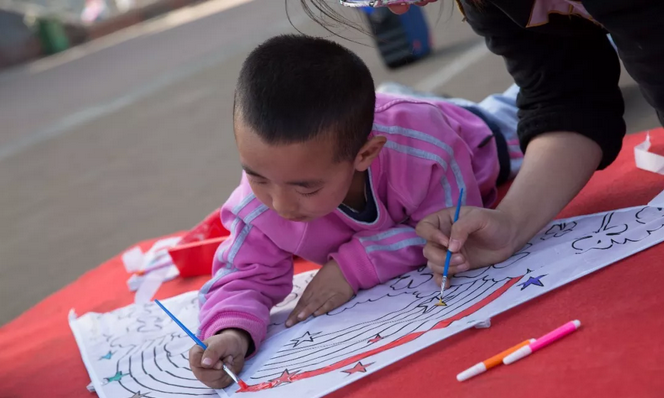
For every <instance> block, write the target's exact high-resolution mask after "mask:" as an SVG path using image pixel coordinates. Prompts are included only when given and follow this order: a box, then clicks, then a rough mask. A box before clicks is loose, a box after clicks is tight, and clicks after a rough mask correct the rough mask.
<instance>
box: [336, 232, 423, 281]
mask: <svg viewBox="0 0 664 398" xmlns="http://www.w3.org/2000/svg"><path fill="white" fill-rule="evenodd" d="M425 243H426V242H425V241H424V239H422V238H420V237H419V236H417V234H415V229H414V228H413V227H411V226H408V225H399V226H396V227H394V228H390V229H387V230H385V231H382V232H378V233H377V232H376V231H361V232H358V233H357V234H356V235H355V236H354V237H353V239H351V240H350V242H347V243H345V244H343V245H341V246H340V247H339V250H338V251H337V252H336V253H333V254H331V255H330V257H331V258H332V259H334V260H335V261H336V262H337V264H339V268H341V272H343V274H344V277H345V278H346V281H348V283H349V284H350V285H351V287H352V288H353V290H354V291H355V292H356V293H357V291H358V290H359V289H369V288H371V287H374V286H376V285H378V284H380V283H383V282H386V281H388V280H390V279H392V278H394V277H395V276H399V275H402V274H404V273H406V272H408V271H412V270H413V269H414V268H416V267H418V266H420V265H423V264H425V263H426V260H425V259H424V255H423V254H422V248H423V247H424V244H425Z"/></svg>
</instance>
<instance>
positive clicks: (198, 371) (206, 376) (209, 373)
mask: <svg viewBox="0 0 664 398" xmlns="http://www.w3.org/2000/svg"><path fill="white" fill-rule="evenodd" d="M191 371H192V372H193V373H194V376H196V378H197V379H198V380H200V381H202V382H203V383H205V384H206V385H209V383H214V382H224V381H225V379H230V377H228V375H227V374H226V372H224V371H223V370H216V369H204V368H192V369H191Z"/></svg>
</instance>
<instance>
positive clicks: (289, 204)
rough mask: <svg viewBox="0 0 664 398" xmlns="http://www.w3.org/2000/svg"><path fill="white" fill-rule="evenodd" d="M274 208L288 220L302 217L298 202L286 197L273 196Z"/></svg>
mask: <svg viewBox="0 0 664 398" xmlns="http://www.w3.org/2000/svg"><path fill="white" fill-rule="evenodd" d="M272 208H274V211H276V212H277V213H278V214H279V216H280V217H282V218H285V219H287V220H296V219H298V218H299V217H301V216H300V214H298V213H299V212H298V206H297V203H296V202H294V201H292V200H288V199H286V198H274V197H273V198H272Z"/></svg>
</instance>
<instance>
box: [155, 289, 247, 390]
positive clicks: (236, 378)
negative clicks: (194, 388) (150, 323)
mask: <svg viewBox="0 0 664 398" xmlns="http://www.w3.org/2000/svg"><path fill="white" fill-rule="evenodd" d="M154 302H155V303H157V305H158V306H159V307H160V308H161V309H162V310H164V312H165V313H166V315H168V316H170V317H171V319H172V320H173V322H175V323H176V324H177V325H178V326H179V327H181V328H182V330H184V332H185V333H187V334H188V335H189V337H191V338H192V339H193V340H194V341H195V342H196V344H198V345H199V346H200V347H201V348H202V349H204V350H207V346H206V345H205V343H203V342H202V341H201V340H200V339H199V338H198V337H196V335H195V334H193V333H191V330H189V329H187V327H186V326H184V325H183V324H182V322H180V320H178V319H177V318H176V317H175V315H173V314H171V312H170V311H169V310H167V309H166V307H164V305H163V304H162V303H160V302H159V300H155V301H154ZM221 366H222V369H224V372H226V374H227V375H228V376H230V378H231V379H233V381H234V382H236V383H237V384H239V385H240V387H242V388H246V386H247V385H246V384H245V383H244V382H243V381H242V380H240V379H239V378H238V377H237V376H236V375H235V373H233V371H232V370H230V369H229V368H228V367H227V366H226V365H224V364H223V363H222V365H221Z"/></svg>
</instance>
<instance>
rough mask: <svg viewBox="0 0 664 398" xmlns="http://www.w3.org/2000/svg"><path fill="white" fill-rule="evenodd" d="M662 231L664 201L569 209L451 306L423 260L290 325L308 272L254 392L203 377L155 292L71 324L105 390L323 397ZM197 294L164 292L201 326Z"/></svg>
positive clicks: (465, 284)
mask: <svg viewBox="0 0 664 398" xmlns="http://www.w3.org/2000/svg"><path fill="white" fill-rule="evenodd" d="M662 241H664V209H662V208H656V207H647V206H646V207H636V208H630V209H623V210H617V211H612V212H607V213H600V214H595V215H590V216H583V217H576V218H571V219H566V220H558V221H555V222H553V223H551V224H550V225H549V226H547V227H546V228H545V229H544V230H542V232H540V233H539V234H538V235H537V236H535V237H534V238H533V239H532V240H531V241H530V242H529V243H528V244H527V245H526V246H525V247H524V248H523V249H522V250H520V251H519V252H518V253H516V254H514V256H512V257H511V258H510V259H508V260H507V261H505V262H503V263H501V264H497V265H494V266H491V267H487V268H481V269H477V270H472V271H468V272H466V273H464V274H461V275H458V276H457V277H454V278H453V279H452V286H451V287H450V288H449V289H447V290H446V291H445V297H444V301H445V302H446V303H447V306H445V307H438V306H436V305H435V304H436V303H437V302H438V295H439V289H438V287H437V286H436V285H435V284H434V283H433V281H432V275H431V274H430V273H429V272H428V270H427V269H426V268H424V267H423V268H421V269H419V270H417V271H413V272H410V273H408V274H406V275H403V276H401V277H399V278H395V279H393V280H391V281H389V282H387V283H385V284H383V285H380V286H377V287H375V288H373V289H370V290H366V291H361V292H360V293H359V294H358V295H357V297H355V298H354V299H352V300H351V301H349V302H348V303H347V304H345V305H343V306H342V307H340V308H338V309H336V310H334V311H332V312H330V313H329V314H327V315H324V316H321V317H318V318H315V319H309V320H308V321H306V322H304V323H302V324H299V325H297V326H295V327H293V328H291V329H285V328H284V327H283V322H284V321H285V318H286V316H287V315H288V313H289V312H290V310H291V309H292V308H293V306H294V305H295V303H296V301H297V299H298V298H299V296H300V293H301V292H302V291H303V289H304V287H305V286H306V284H307V283H308V281H309V280H310V279H311V278H312V276H313V274H312V273H308V274H301V275H298V276H296V278H295V281H294V284H295V289H294V292H293V293H291V295H289V296H288V298H287V299H286V300H285V302H284V303H282V304H280V305H279V306H277V308H275V309H274V310H273V317H272V322H273V323H272V325H270V328H269V333H268V338H267V340H266V341H265V343H264V344H263V346H262V347H261V349H260V351H259V353H258V354H257V355H256V356H255V357H253V358H252V359H251V360H250V361H248V362H247V364H246V366H245V369H244V371H243V372H242V373H241V377H242V378H243V379H244V380H245V381H246V382H247V383H248V384H249V389H248V390H247V391H237V388H238V387H237V386H236V385H234V386H231V387H229V388H228V389H226V390H225V391H222V390H219V391H217V392H215V391H213V390H208V389H206V388H204V387H202V385H201V384H200V383H198V381H196V380H195V378H194V377H193V375H192V374H191V372H189V370H188V366H189V365H188V361H187V351H188V349H189V348H190V347H191V346H192V342H191V341H190V340H189V338H188V337H187V336H186V335H185V334H184V333H183V332H181V331H180V330H179V329H178V328H177V326H175V325H174V324H173V323H172V322H171V321H170V320H169V319H168V318H167V317H166V316H165V315H164V314H163V313H160V310H159V308H158V307H156V305H154V304H153V303H149V304H145V305H143V306H137V305H132V306H129V307H125V308H122V309H119V310H116V311H113V312H111V313H107V314H94V313H91V314H86V315H84V316H82V317H80V318H78V319H72V321H71V322H70V323H71V327H72V330H73V331H74V335H75V336H76V340H77V343H78V345H79V348H80V350H81V354H82V356H83V359H84V362H85V363H86V366H87V368H88V371H89V373H90V378H91V379H92V381H93V383H94V385H95V389H96V390H97V392H98V393H99V394H100V396H101V397H109V398H116V397H117V398H125V397H126V398H129V397H132V396H139V395H132V394H148V396H149V397H152V398H157V397H172V396H193V397H198V396H214V395H216V394H219V395H220V396H229V395H234V394H238V397H243V396H246V397H248V398H249V397H251V398H259V397H260V398H268V397H286V396H289V397H290V396H293V397H307V398H310V397H320V396H322V395H325V394H327V393H330V392H332V391H334V390H337V389H339V388H341V387H343V386H344V385H347V384H349V383H352V382H353V381H355V380H358V379H359V378H361V377H363V376H366V375H368V374H370V373H372V372H374V371H376V370H378V369H380V368H383V367H385V366H387V365H389V364H392V363H394V362H395V361H398V360H399V359H402V358H404V357H406V356H408V355H411V354H413V353H414V352H416V351H419V350H420V349H422V348H424V347H427V346H429V345H431V344H433V343H435V342H438V341H440V340H443V339H445V338H447V337H449V336H452V335H454V334H456V333H458V332H460V331H463V330H465V329H467V328H469V327H473V326H475V325H477V324H478V323H481V322H485V321H486V320H488V319H490V318H491V317H493V316H495V315H497V314H499V313H501V312H504V311H506V310H508V309H510V308H512V307H515V306H517V305H519V304H521V303H523V302H525V301H528V300H530V299H532V298H534V297H536V296H539V295H541V294H543V293H546V292H548V291H550V290H552V289H555V288H557V287H559V286H562V285H564V284H566V283H569V282H570V281H572V280H574V279H577V278H580V277H582V276H584V275H587V274H589V273H591V272H593V271H596V270H598V269H600V268H602V267H604V266H606V265H609V264H611V263H613V262H616V261H618V260H621V259H623V258H625V257H628V256H630V255H632V254H634V253H637V252H639V251H641V250H644V249H646V248H648V247H650V246H653V245H655V244H658V243H660V242H662ZM196 300H197V297H196V292H190V293H186V294H184V295H181V296H178V297H175V298H172V299H169V300H166V301H165V302H164V303H165V305H167V306H168V307H169V308H170V309H171V310H172V311H174V313H175V314H176V316H178V317H181V319H182V320H183V322H184V323H185V324H186V325H188V326H192V327H194V329H195V327H196V325H197V313H198V306H197V302H196ZM526 337H527V336H526ZM106 357H108V358H106Z"/></svg>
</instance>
